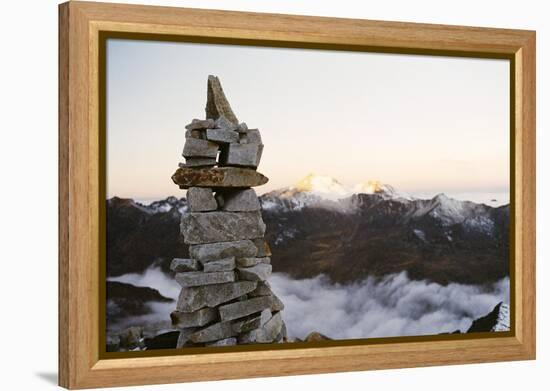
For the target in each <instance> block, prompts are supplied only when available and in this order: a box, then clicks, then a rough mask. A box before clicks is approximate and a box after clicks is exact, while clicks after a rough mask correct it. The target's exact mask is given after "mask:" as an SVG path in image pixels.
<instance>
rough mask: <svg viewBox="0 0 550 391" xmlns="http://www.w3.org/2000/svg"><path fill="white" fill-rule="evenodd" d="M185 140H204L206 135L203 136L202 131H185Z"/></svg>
mask: <svg viewBox="0 0 550 391" xmlns="http://www.w3.org/2000/svg"><path fill="white" fill-rule="evenodd" d="M185 138H198V139H205V138H206V135H205V134H204V131H202V130H186V131H185Z"/></svg>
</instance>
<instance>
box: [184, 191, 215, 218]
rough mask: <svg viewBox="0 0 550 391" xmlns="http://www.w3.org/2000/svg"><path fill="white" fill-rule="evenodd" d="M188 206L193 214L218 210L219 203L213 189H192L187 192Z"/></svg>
mask: <svg viewBox="0 0 550 391" xmlns="http://www.w3.org/2000/svg"><path fill="white" fill-rule="evenodd" d="M187 206H188V207H189V210H190V211H191V212H208V211H212V210H216V209H217V208H218V203H217V202H216V199H215V198H214V194H213V193H212V189H209V188H207V187H190V188H189V190H187Z"/></svg>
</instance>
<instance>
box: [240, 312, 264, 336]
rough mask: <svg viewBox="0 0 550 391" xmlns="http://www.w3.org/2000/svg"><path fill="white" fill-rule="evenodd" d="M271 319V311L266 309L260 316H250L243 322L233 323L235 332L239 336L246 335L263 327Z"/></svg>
mask: <svg viewBox="0 0 550 391" xmlns="http://www.w3.org/2000/svg"><path fill="white" fill-rule="evenodd" d="M269 319H271V310H270V309H269V308H266V309H264V310H262V312H260V314H255V315H250V316H248V317H246V318H244V319H242V320H237V321H236V322H233V330H234V331H235V332H238V333H239V334H240V333H245V332H247V331H251V330H254V329H257V328H259V327H262V326H263V325H264V324H266V323H267V321H268V320H269Z"/></svg>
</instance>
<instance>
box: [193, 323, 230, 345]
mask: <svg viewBox="0 0 550 391" xmlns="http://www.w3.org/2000/svg"><path fill="white" fill-rule="evenodd" d="M236 335H237V333H236V332H235V331H234V330H233V327H232V325H231V323H230V322H219V323H214V324H213V325H210V326H207V327H205V328H204V329H202V330H198V331H195V332H194V333H193V334H191V335H190V336H189V339H190V340H191V341H193V342H195V343H200V342H211V341H217V340H220V339H226V338H230V337H234V336H236Z"/></svg>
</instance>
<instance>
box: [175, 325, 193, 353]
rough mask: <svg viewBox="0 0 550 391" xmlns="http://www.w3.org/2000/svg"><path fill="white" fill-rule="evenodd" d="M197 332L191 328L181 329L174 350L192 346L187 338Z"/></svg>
mask: <svg viewBox="0 0 550 391" xmlns="http://www.w3.org/2000/svg"><path fill="white" fill-rule="evenodd" d="M197 330H198V329H197V328H196V327H191V328H188V329H181V330H180V335H179V336H178V342H177V344H176V348H177V349H181V348H183V347H185V346H189V345H192V342H191V340H190V339H189V337H190V336H191V335H192V334H193V333H194V332H195V331H197Z"/></svg>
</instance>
